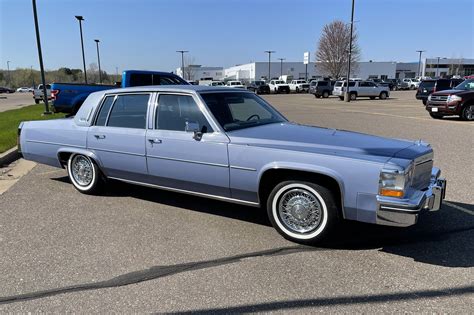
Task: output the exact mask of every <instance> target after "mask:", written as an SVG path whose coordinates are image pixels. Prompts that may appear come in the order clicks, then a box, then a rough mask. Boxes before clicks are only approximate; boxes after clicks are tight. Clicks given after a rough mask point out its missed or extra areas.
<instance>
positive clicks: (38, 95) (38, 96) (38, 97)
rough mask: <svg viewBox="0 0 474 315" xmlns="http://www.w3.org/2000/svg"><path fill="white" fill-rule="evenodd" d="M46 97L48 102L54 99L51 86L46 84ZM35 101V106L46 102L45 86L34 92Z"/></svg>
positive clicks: (41, 85) (40, 86)
mask: <svg viewBox="0 0 474 315" xmlns="http://www.w3.org/2000/svg"><path fill="white" fill-rule="evenodd" d="M46 95H48V100H51V99H52V95H51V85H50V84H46ZM33 99H34V101H35V104H39V102H44V99H45V97H44V90H43V84H40V85H38V87H37V88H36V89H34V90H33Z"/></svg>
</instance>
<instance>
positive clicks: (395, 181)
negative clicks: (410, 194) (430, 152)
mask: <svg viewBox="0 0 474 315" xmlns="http://www.w3.org/2000/svg"><path fill="white" fill-rule="evenodd" d="M412 177H413V166H412V165H410V167H408V168H407V169H406V170H405V171H404V172H398V171H382V172H381V173H380V180H379V194H380V195H381V196H387V197H397V198H402V197H403V196H404V195H405V191H406V189H407V187H408V186H409V185H410V183H411V180H412Z"/></svg>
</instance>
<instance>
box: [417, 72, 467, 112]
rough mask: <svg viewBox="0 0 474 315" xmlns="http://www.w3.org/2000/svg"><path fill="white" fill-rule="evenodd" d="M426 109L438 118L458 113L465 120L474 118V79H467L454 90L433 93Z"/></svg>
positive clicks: (429, 97)
mask: <svg viewBox="0 0 474 315" xmlns="http://www.w3.org/2000/svg"><path fill="white" fill-rule="evenodd" d="M426 110H427V111H428V112H429V114H430V116H431V117H433V118H436V119H439V118H443V117H444V116H451V115H458V116H460V117H461V119H463V120H469V121H472V120H474V79H469V80H465V81H464V82H462V83H461V84H459V85H458V86H456V87H455V88H454V89H453V90H444V91H439V92H435V93H433V94H431V95H430V96H428V101H427V103H426Z"/></svg>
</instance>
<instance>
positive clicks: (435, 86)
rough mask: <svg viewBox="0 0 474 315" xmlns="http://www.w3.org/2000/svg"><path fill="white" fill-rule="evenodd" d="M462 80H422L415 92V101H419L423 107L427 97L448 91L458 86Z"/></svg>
mask: <svg viewBox="0 0 474 315" xmlns="http://www.w3.org/2000/svg"><path fill="white" fill-rule="evenodd" d="M462 81H464V80H463V79H430V80H423V81H421V83H420V86H419V87H418V89H417V91H416V96H415V97H416V99H417V100H421V101H422V102H423V104H424V105H426V102H427V100H428V96H429V95H430V94H431V93H434V92H436V91H443V90H449V89H452V88H454V87H456V86H457V85H459V84H460V83H461V82H462Z"/></svg>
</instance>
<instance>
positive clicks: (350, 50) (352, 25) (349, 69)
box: [345, 0, 355, 102]
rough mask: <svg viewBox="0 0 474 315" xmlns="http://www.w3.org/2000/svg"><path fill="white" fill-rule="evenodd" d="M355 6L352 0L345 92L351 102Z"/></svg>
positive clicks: (346, 98) (346, 99) (347, 100)
mask: <svg viewBox="0 0 474 315" xmlns="http://www.w3.org/2000/svg"><path fill="white" fill-rule="evenodd" d="M354 6H355V0H352V13H351V33H350V37H349V58H348V60H347V83H346V84H347V86H346V93H345V101H346V102H350V101H351V99H350V94H349V78H350V76H351V59H352V32H353V28H354Z"/></svg>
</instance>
